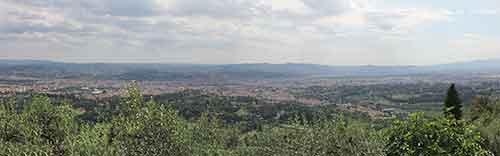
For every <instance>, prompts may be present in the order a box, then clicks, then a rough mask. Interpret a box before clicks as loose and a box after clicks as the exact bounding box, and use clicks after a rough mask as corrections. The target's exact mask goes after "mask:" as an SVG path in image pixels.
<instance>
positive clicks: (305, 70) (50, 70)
mask: <svg viewBox="0 0 500 156" xmlns="http://www.w3.org/2000/svg"><path fill="white" fill-rule="evenodd" d="M0 71H1V73H2V74H3V75H18V76H25V77H35V78H78V77H88V78H96V79H122V80H130V79H137V80H191V79H208V78H214V77H216V78H226V79H272V78H285V77H304V76H389V75H412V74H436V73H443V74H446V73H457V72H459V73H471V72H472V73H481V72H499V73H500V60H483V61H471V62H461V63H453V64H442V65H430V66H371V65H370V66H369V65H364V66H328V65H317V64H265V63H263V64H227V65H203V64H147V63H144V64H127V63H63V62H53V61H40V60H0Z"/></svg>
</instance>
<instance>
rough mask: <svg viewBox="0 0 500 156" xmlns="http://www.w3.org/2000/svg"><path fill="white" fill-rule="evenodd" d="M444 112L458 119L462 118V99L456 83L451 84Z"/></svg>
mask: <svg viewBox="0 0 500 156" xmlns="http://www.w3.org/2000/svg"><path fill="white" fill-rule="evenodd" d="M444 114H445V115H446V116H450V117H453V118H455V119H457V120H460V119H462V100H460V97H459V95H458V91H457V90H456V89H455V84H451V86H450V88H449V89H448V92H447V93H446V99H445V101H444Z"/></svg>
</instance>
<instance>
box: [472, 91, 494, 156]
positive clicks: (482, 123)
mask: <svg viewBox="0 0 500 156" xmlns="http://www.w3.org/2000/svg"><path fill="white" fill-rule="evenodd" d="M471 120H472V122H473V123H474V124H475V125H478V127H479V131H480V132H481V136H482V137H483V138H484V139H485V145H486V146H487V147H488V149H489V150H490V151H492V152H493V153H494V154H495V155H500V101H499V100H498V99H492V98H489V97H476V98H475V100H474V102H473V103H472V108H471Z"/></svg>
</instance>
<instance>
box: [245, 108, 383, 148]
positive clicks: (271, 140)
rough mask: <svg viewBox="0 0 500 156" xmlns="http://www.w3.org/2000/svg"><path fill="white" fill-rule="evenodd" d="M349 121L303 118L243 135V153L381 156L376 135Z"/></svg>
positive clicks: (379, 144)
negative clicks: (308, 119) (313, 120)
mask: <svg viewBox="0 0 500 156" xmlns="http://www.w3.org/2000/svg"><path fill="white" fill-rule="evenodd" d="M349 122H350V120H344V119H342V118H341V119H337V120H318V121H316V122H309V121H307V120H305V119H304V118H303V117H301V118H296V120H294V121H293V122H292V123H291V124H288V125H283V126H281V127H274V128H270V129H269V130H268V131H265V132H263V133H260V134H259V133H256V134H252V135H248V136H245V137H244V139H245V144H246V145H245V146H246V147H247V148H246V151H245V152H246V153H249V152H250V151H251V149H254V151H253V154H255V155H293V156H306V155H317V156H329V155H332V156H343V155H345V156H363V155H383V152H382V150H381V149H382V146H383V143H382V142H380V140H382V139H379V138H378V137H380V136H379V135H378V134H377V133H376V132H374V131H370V130H368V128H367V127H366V125H364V124H360V123H356V122H353V123H349Z"/></svg>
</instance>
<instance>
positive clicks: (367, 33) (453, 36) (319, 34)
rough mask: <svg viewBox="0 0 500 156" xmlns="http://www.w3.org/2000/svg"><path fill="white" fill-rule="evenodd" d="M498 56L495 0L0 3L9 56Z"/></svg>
mask: <svg viewBox="0 0 500 156" xmlns="http://www.w3.org/2000/svg"><path fill="white" fill-rule="evenodd" d="M499 57H500V1H499V0H0V58H3V59H48V60H58V61H71V62H156V63H158V62H161V63H203V64H227V63H263V62H267V63H315V64H332V65H359V64H363V65H366V64H372V65H424V64H440V63H449V62H458V61H468V60H477V59H493V58H499Z"/></svg>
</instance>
